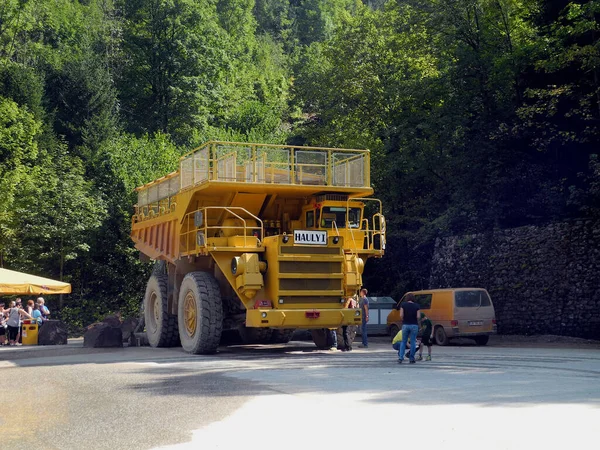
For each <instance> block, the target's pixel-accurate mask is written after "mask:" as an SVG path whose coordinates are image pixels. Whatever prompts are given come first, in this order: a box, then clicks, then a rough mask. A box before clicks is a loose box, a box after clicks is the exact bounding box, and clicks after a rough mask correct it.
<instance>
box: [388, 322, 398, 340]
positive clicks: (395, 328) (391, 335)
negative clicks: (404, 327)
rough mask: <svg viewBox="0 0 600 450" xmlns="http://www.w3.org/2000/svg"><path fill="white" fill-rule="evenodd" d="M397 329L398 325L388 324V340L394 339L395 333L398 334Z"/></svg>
mask: <svg viewBox="0 0 600 450" xmlns="http://www.w3.org/2000/svg"><path fill="white" fill-rule="evenodd" d="M399 331H400V328H399V327H398V325H391V326H390V342H392V341H393V340H394V338H395V337H396V335H397V334H398V332H399Z"/></svg>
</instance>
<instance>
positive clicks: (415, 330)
mask: <svg viewBox="0 0 600 450" xmlns="http://www.w3.org/2000/svg"><path fill="white" fill-rule="evenodd" d="M420 308H421V307H420V306H419V305H417V304H416V303H415V296H414V295H413V294H406V301H405V302H403V303H402V305H400V319H401V320H402V343H401V344H400V351H399V352H398V362H399V363H402V361H404V350H405V349H406V341H407V340H408V338H409V337H410V355H409V360H410V363H411V364H414V363H415V352H416V350H417V334H419V318H418V315H417V314H418V312H419V309H420Z"/></svg>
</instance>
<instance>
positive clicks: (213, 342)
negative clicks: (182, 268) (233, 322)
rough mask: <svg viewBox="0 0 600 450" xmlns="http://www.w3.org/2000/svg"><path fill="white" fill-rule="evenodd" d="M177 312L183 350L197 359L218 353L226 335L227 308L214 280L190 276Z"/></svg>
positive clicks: (205, 275)
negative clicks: (225, 315)
mask: <svg viewBox="0 0 600 450" xmlns="http://www.w3.org/2000/svg"><path fill="white" fill-rule="evenodd" d="M177 312H178V314H177V316H178V322H179V336H180V338H181V346H182V347H183V349H184V350H185V351H186V352H188V353H193V354H195V355H199V354H210V353H215V352H216V351H217V348H218V347H219V342H220V340H221V333H222V332H223V304H222V302H221V291H220V289H219V284H218V283H217V281H216V280H215V279H214V277H213V276H212V275H210V274H209V273H206V272H190V273H188V274H187V275H186V276H185V278H184V279H183V281H182V282H181V288H180V289H179V303H178V305H177Z"/></svg>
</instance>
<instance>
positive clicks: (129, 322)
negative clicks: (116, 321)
mask: <svg viewBox="0 0 600 450" xmlns="http://www.w3.org/2000/svg"><path fill="white" fill-rule="evenodd" d="M138 323H139V320H138V319H133V318H129V319H125V320H124V321H123V323H121V331H122V332H123V342H129V339H130V338H131V336H132V334H133V332H134V331H135V329H136V328H137V326H138Z"/></svg>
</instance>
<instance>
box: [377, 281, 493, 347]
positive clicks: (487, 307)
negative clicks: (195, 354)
mask: <svg viewBox="0 0 600 450" xmlns="http://www.w3.org/2000/svg"><path fill="white" fill-rule="evenodd" d="M407 294H408V293H407ZM412 294H414V296H415V303H418V304H419V305H420V306H421V310H422V311H423V312H424V313H425V314H427V316H428V317H429V318H430V319H431V321H432V322H433V327H434V333H433V335H434V338H435V342H436V344H438V345H447V344H448V341H449V340H450V339H452V338H455V337H465V338H472V339H474V340H475V342H476V343H477V345H485V344H487V342H488V339H489V336H490V334H496V313H495V311H494V305H493V304H492V300H491V299H490V295H489V294H488V292H487V291H486V290H485V289H481V288H459V289H431V290H428V291H414V292H412ZM405 299H406V294H405V295H404V297H402V300H400V301H399V302H398V304H397V305H396V308H395V309H394V310H393V311H392V312H390V313H389V315H388V317H387V327H388V333H389V334H390V336H392V337H393V336H395V335H396V333H397V332H398V331H399V330H400V329H401V328H402V320H400V305H401V304H402V302H403V301H404V300H405Z"/></svg>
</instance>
